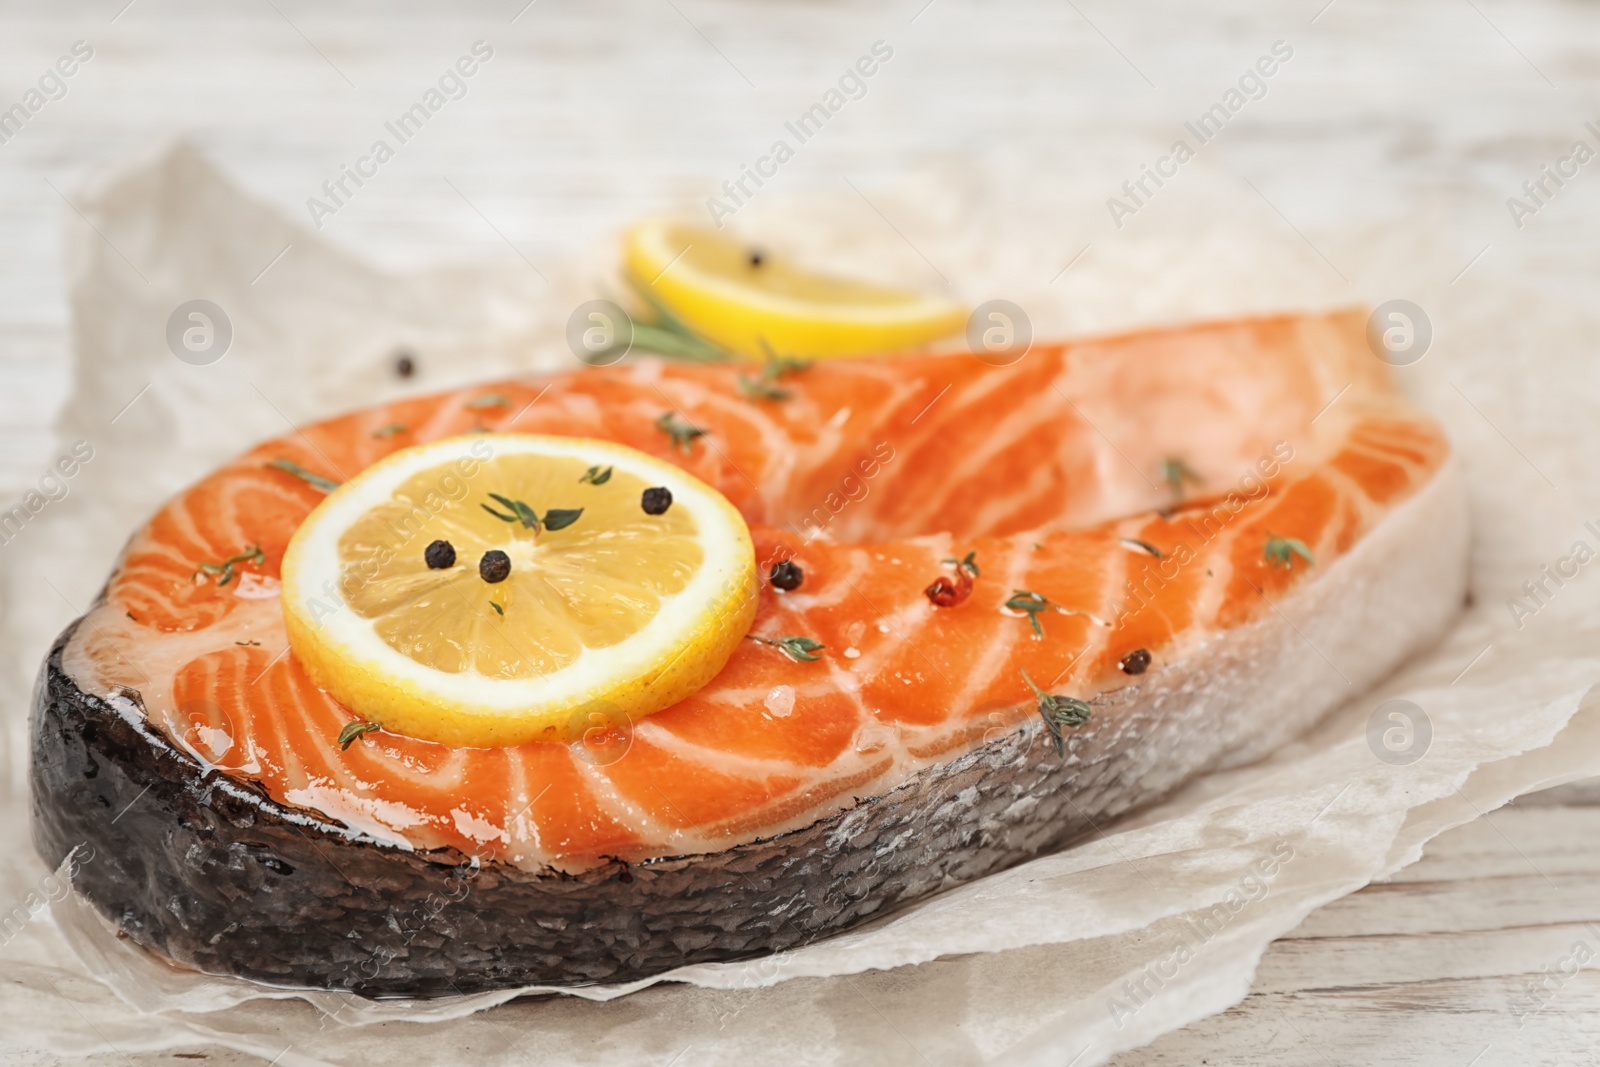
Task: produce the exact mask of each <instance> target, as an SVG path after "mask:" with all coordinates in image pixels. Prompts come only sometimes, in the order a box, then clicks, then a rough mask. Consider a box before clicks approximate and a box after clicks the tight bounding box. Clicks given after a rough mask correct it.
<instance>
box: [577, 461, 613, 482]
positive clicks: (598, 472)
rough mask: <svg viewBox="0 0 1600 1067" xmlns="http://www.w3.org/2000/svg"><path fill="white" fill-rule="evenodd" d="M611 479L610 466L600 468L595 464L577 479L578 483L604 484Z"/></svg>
mask: <svg viewBox="0 0 1600 1067" xmlns="http://www.w3.org/2000/svg"><path fill="white" fill-rule="evenodd" d="M610 480H611V468H610V467H605V468H601V467H600V466H598V465H596V466H593V467H590V468H589V469H588V470H586V471H584V472H583V477H581V478H579V479H578V484H579V485H583V484H585V483H588V484H589V485H605V484H606V483H607V482H609V481H610Z"/></svg>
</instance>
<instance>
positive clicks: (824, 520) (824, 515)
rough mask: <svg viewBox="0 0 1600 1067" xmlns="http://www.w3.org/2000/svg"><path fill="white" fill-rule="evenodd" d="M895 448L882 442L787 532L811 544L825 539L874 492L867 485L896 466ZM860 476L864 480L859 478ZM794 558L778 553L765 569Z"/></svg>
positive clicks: (792, 522)
mask: <svg viewBox="0 0 1600 1067" xmlns="http://www.w3.org/2000/svg"><path fill="white" fill-rule="evenodd" d="M894 457H895V451H894V446H893V445H891V444H890V443H889V442H888V441H879V442H878V443H877V444H875V445H873V446H872V453H871V454H870V455H867V456H862V457H861V458H860V459H858V460H856V461H855V463H853V464H851V466H850V472H851V473H849V474H846V475H845V476H844V477H842V478H840V479H839V486H838V488H837V489H836V490H835V491H833V492H830V493H828V494H827V495H825V496H824V497H823V498H822V500H821V502H820V503H818V504H817V505H816V506H815V507H813V508H811V509H810V510H809V511H807V512H806V513H805V514H804V515H803V516H802V517H801V518H800V519H798V520H795V519H790V520H789V521H788V522H786V523H784V524H783V527H784V529H786V530H788V531H790V532H791V533H796V534H799V535H800V536H801V537H804V538H805V539H806V540H807V541H808V542H809V541H815V540H816V539H817V538H818V537H821V536H822V531H823V530H824V529H826V528H827V526H828V524H829V523H831V522H832V521H833V520H834V519H835V518H837V517H838V515H839V513H840V512H841V511H843V510H844V509H845V508H847V507H849V506H850V505H851V504H859V503H860V502H861V501H863V500H865V499H866V498H867V496H868V494H870V493H871V492H872V487H871V486H869V485H868V484H867V483H868V482H869V481H871V480H872V479H873V478H876V477H877V476H878V472H879V471H881V470H882V469H883V468H884V467H887V466H888V465H889V464H890V463H893V462H894ZM857 474H859V475H860V477H857ZM790 555H792V553H790V552H789V551H788V550H787V549H779V550H778V551H777V552H774V554H773V558H772V559H770V560H767V561H765V562H763V563H762V567H763V568H766V567H770V566H771V565H772V564H774V563H777V562H780V561H781V560H784V559H788V558H789V557H790Z"/></svg>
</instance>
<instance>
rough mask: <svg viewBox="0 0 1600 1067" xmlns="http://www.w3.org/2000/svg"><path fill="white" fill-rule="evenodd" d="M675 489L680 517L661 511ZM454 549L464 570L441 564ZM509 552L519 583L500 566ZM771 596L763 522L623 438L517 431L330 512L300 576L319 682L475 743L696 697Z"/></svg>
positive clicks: (399, 720) (473, 445)
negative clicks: (762, 548) (758, 531)
mask: <svg viewBox="0 0 1600 1067" xmlns="http://www.w3.org/2000/svg"><path fill="white" fill-rule="evenodd" d="M474 450H476V452H477V453H478V454H474ZM602 469H603V470H605V471H607V472H608V473H607V474H606V476H605V479H604V481H603V482H601V483H600V484H594V483H593V482H592V481H591V480H589V479H587V478H586V472H592V471H597V470H602ZM590 477H592V474H591V475H590ZM657 486H661V487H665V488H668V489H669V490H670V491H671V493H672V496H673V504H672V506H671V507H669V508H668V509H667V510H666V512H665V513H663V514H659V515H652V514H648V513H646V512H645V511H644V509H643V508H642V506H641V497H642V494H643V493H644V490H645V489H647V488H652V487H657ZM507 502H511V503H507ZM513 504H514V505H516V507H513V506H512V505H513ZM491 509H492V510H493V511H494V512H495V514H491ZM519 509H520V510H519ZM502 516H504V517H509V518H510V519H511V520H512V521H506V518H504V517H502ZM523 516H528V517H529V519H530V520H531V521H525V520H524V518H523ZM574 516H575V517H574ZM440 541H442V542H447V543H448V545H449V546H450V549H451V550H452V552H453V559H452V560H451V561H450V563H449V565H447V566H430V562H429V559H428V555H427V553H428V546H429V545H432V544H434V543H435V542H440ZM499 553H503V554H504V558H503V559H501V560H498V561H497V563H498V564H499V565H500V571H504V572H505V573H504V574H503V576H501V574H500V571H497V570H496V568H495V567H488V568H483V567H481V566H480V565H481V564H482V563H483V561H484V559H485V557H486V556H492V555H494V554H499ZM440 558H442V557H440ZM435 562H438V560H437V559H436V560H435ZM507 564H508V566H507ZM490 575H493V576H494V577H495V578H496V579H497V580H490ZM754 590H755V560H754V550H753V548H752V547H751V544H750V538H749V531H748V528H747V527H746V526H745V524H744V520H743V519H742V518H741V517H740V516H739V514H738V512H737V511H736V510H735V509H734V508H733V506H732V505H731V504H729V503H728V502H727V500H726V499H725V498H723V497H722V496H721V495H720V494H718V493H717V492H716V491H715V490H713V489H711V488H710V487H709V486H706V485H705V484H704V483H701V482H699V481H698V480H697V479H695V478H693V477H692V476H690V475H688V474H687V473H685V472H683V471H682V470H680V469H678V468H676V467H673V466H671V465H670V464H667V463H664V462H662V461H660V460H657V459H655V458H653V457H650V456H647V455H645V454H643V453H640V452H636V451H635V450H633V449H629V448H625V447H623V446H621V445H615V444H611V443H609V442H600V441H586V440H580V439H572V438H555V437H539V436H533V435H514V434H485V435H474V436H473V437H470V438H456V439H452V440H450V441H442V442H436V443H434V444H429V445H420V446H417V447H416V448H412V449H406V450H404V451H402V452H399V453H396V454H395V455H393V456H391V457H389V458H388V459H385V460H383V461H382V462H380V463H378V464H376V465H374V466H373V467H372V468H369V469H368V470H367V471H364V472H362V473H361V474H360V475H358V476H357V477H356V478H354V479H352V480H351V481H350V482H348V483H346V484H345V485H344V486H342V487H340V488H339V489H337V490H335V491H334V492H333V493H332V494H330V495H329V497H328V499H327V500H326V501H324V502H323V503H322V504H321V505H319V507H318V508H317V509H316V510H315V511H313V512H312V514H311V515H310V516H309V517H308V518H307V519H306V521H305V522H304V523H303V524H302V525H301V527H300V529H299V530H298V531H296V533H295V536H294V538H293V539H292V540H291V542H290V545H289V548H288V550H287V551H286V553H285V556H284V567H283V607H284V618H285V623H286V625H287V627H288V630H289V636H290V642H291V645H292V646H293V648H294V651H295V655H296V657H297V659H299V660H300V662H301V664H302V665H303V666H304V667H305V669H306V671H307V672H308V673H309V674H310V675H311V677H312V679H313V680H314V681H316V682H317V684H318V685H320V686H322V687H323V688H324V689H325V690H327V691H328V693H329V694H331V695H332V696H334V697H335V698H336V699H338V700H339V701H340V702H341V703H343V704H345V705H346V706H347V707H349V708H350V710H351V711H352V712H354V713H355V714H356V715H357V716H360V717H364V718H366V719H368V720H370V721H373V722H377V723H379V724H380V725H382V726H383V727H385V728H386V729H391V730H394V731H396V732H399V733H405V734H409V735H411V736H415V737H422V738H426V739H429V740H436V741H442V742H445V743H448V744H455V745H503V744H518V743H522V742H525V741H530V740H561V741H566V740H572V739H573V738H574V737H575V736H577V735H580V734H581V733H582V731H583V729H584V728H586V727H588V726H589V725H591V724H592V722H593V720H594V718H595V715H596V714H598V715H600V716H601V717H602V718H604V719H606V720H608V721H621V720H624V719H626V720H632V719H636V718H638V717H640V716H642V715H648V714H650V713H652V712H655V711H659V710H661V709H662V708H664V707H667V706H669V705H671V704H673V703H676V702H677V701H678V700H681V699H682V698H683V697H684V696H687V695H688V694H689V693H691V692H693V691H694V690H695V689H697V688H699V687H700V686H701V685H704V684H705V683H706V682H708V681H710V679H711V678H712V677H713V676H714V675H715V674H716V672H717V671H718V670H720V669H721V667H722V664H723V663H724V662H726V660H727V658H728V656H729V655H731V653H732V650H733V648H734V647H735V646H736V645H737V643H738V641H739V639H740V638H741V637H742V636H743V635H744V632H745V631H746V630H748V628H749V625H750V620H751V618H752V617H753V615H754V610H755V593H754Z"/></svg>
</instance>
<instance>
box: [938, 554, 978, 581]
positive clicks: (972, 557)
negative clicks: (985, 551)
mask: <svg viewBox="0 0 1600 1067" xmlns="http://www.w3.org/2000/svg"><path fill="white" fill-rule="evenodd" d="M977 556H978V553H977V550H976V549H974V550H973V551H971V552H968V553H967V554H966V555H965V556H964V557H962V558H961V559H947V560H945V561H944V562H945V563H948V564H950V566H952V567H954V568H955V569H956V570H958V571H964V572H965V573H967V574H969V575H971V576H972V577H974V578H977V577H980V576H981V575H982V574H983V572H982V571H980V570H979V569H978V559H977Z"/></svg>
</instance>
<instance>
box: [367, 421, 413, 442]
mask: <svg viewBox="0 0 1600 1067" xmlns="http://www.w3.org/2000/svg"><path fill="white" fill-rule="evenodd" d="M409 429H411V427H409V426H407V425H406V424H405V423H403V422H391V423H390V424H389V425H387V426H380V427H378V428H377V429H376V430H373V431H372V436H373V437H375V438H377V439H378V440H380V441H381V440H383V439H384V438H385V437H393V436H394V435H395V434H397V433H405V432H406V431H407V430H409Z"/></svg>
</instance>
